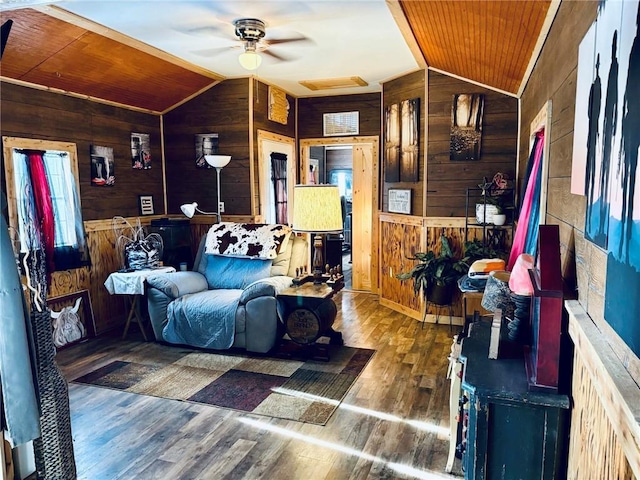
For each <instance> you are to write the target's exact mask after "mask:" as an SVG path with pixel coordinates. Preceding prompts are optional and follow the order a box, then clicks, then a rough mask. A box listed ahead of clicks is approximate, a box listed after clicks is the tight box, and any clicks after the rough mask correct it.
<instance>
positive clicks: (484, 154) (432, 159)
mask: <svg viewBox="0 0 640 480" xmlns="http://www.w3.org/2000/svg"><path fill="white" fill-rule="evenodd" d="M428 75H429V80H428V81H429V120H428V122H429V124H428V127H427V131H428V132H429V139H428V144H427V155H428V156H427V166H426V168H427V172H426V177H427V211H426V213H425V215H426V216H429V217H462V216H464V215H465V196H466V189H467V188H470V187H471V188H474V187H477V186H478V184H479V183H481V182H482V179H483V177H488V178H489V179H491V178H493V176H494V174H495V173H496V172H502V173H506V174H507V175H509V178H511V179H512V180H515V172H516V153H517V139H518V100H517V99H516V98H514V97H510V96H508V95H504V94H502V93H499V92H495V91H493V90H489V89H487V88H483V87H480V86H478V85H474V84H472V83H469V82H465V81H464V80H459V79H457V78H454V77H450V76H448V75H443V74H441V73H437V72H434V71H431V70H430V71H429V72H428ZM456 93H481V94H483V95H484V96H485V98H484V118H483V128H482V144H481V151H480V159H479V160H477V161H469V162H459V161H455V162H452V161H451V160H449V145H450V132H451V109H452V105H453V95H454V94H456Z"/></svg>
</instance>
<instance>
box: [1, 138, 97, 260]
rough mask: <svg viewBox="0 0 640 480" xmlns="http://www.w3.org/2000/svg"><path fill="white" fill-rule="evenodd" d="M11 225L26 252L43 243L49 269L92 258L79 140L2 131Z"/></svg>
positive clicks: (20, 250) (14, 234) (21, 249)
mask: <svg viewBox="0 0 640 480" xmlns="http://www.w3.org/2000/svg"><path fill="white" fill-rule="evenodd" d="M2 143H3V154H4V171H5V181H6V188H7V203H8V212H9V227H10V228H11V229H12V237H13V238H15V239H16V240H17V242H18V243H17V249H18V250H19V252H20V253H21V254H24V253H26V252H28V251H32V250H39V249H42V250H44V251H45V254H46V258H47V265H48V269H49V271H50V272H52V271H59V270H68V269H71V268H78V267H80V266H83V265H86V264H87V263H88V254H87V248H86V241H85V233H84V224H83V222H82V210H81V206H80V189H79V178H78V154H77V150H76V144H75V143H67V142H55V141H49V140H34V139H28V138H16V137H3V138H2Z"/></svg>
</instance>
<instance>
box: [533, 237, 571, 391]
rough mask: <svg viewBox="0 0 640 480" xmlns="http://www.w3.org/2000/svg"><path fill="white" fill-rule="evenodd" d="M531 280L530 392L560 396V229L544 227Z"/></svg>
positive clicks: (561, 299)
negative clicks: (555, 393) (554, 393)
mask: <svg viewBox="0 0 640 480" xmlns="http://www.w3.org/2000/svg"><path fill="white" fill-rule="evenodd" d="M529 276H530V277H531V282H532V284H533V297H532V299H531V311H530V319H531V346H530V348H526V349H525V366H526V370H527V381H528V382H529V390H543V391H549V392H557V391H558V372H559V365H560V335H561V329H562V303H563V302H562V301H563V298H562V271H561V268H560V233H559V228H558V226H557V225H540V234H539V237H538V259H537V262H536V267H535V268H533V269H530V270H529Z"/></svg>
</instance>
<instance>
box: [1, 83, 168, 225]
mask: <svg viewBox="0 0 640 480" xmlns="http://www.w3.org/2000/svg"><path fill="white" fill-rule="evenodd" d="M1 88H2V96H1V98H0V107H1V108H0V124H1V125H2V135H3V136H14V137H24V138H36V139H46V140H55V141H62V142H74V143H75V144H76V146H77V149H78V172H79V176H80V197H81V198H80V202H81V203H82V216H83V219H84V220H85V221H89V220H100V219H105V218H112V217H113V216H115V215H121V216H125V217H130V216H136V215H138V214H139V211H138V195H141V194H147V195H153V200H154V206H155V211H156V213H160V214H162V213H164V196H163V187H162V150H161V138H160V120H159V117H158V116H157V115H151V114H147V113H140V112H136V111H132V110H127V109H124V108H119V107H114V106H111V105H104V104H101V103H96V102H92V101H89V100H83V99H80V98H75V97H70V96H67V95H61V94H58V93H51V92H47V91H43V90H36V89H33V88H28V87H23V86H18V85H14V84H10V83H6V82H2V83H1ZM132 132H140V133H149V134H150V140H151V158H152V163H151V166H152V167H151V169H150V170H134V169H132V168H131V133H132ZM91 145H101V146H105V147H111V148H113V154H114V160H115V177H116V183H115V185H114V186H112V187H95V186H92V185H91V157H90V155H89V148H90V146H91ZM2 172H3V174H2V176H3V177H4V162H3V165H2ZM2 188H3V191H5V192H6V186H5V185H4V182H3V184H2Z"/></svg>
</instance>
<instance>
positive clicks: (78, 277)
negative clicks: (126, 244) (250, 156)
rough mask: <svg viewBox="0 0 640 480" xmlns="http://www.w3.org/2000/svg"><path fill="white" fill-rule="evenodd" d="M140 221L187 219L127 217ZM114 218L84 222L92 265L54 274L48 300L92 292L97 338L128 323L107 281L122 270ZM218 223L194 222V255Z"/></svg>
mask: <svg viewBox="0 0 640 480" xmlns="http://www.w3.org/2000/svg"><path fill="white" fill-rule="evenodd" d="M138 218H139V219H140V224H141V225H142V226H143V227H145V228H146V227H149V225H150V224H151V221H152V220H155V219H159V218H180V219H182V218H184V217H183V216H182V215H168V216H167V215H153V216H145V217H128V218H126V220H127V221H128V222H129V223H130V224H131V225H136V222H137V220H138ZM222 220H223V221H227V222H243V223H256V222H257V220H258V219H256V217H253V216H251V215H228V216H223V218H222ZM112 221H113V220H112V219H104V220H91V221H87V222H84V228H85V231H86V234H87V246H88V248H89V255H90V258H91V266H90V267H83V268H77V269H74V270H65V271H61V272H54V273H53V275H52V279H51V288H50V291H49V297H57V296H60V295H66V294H68V293H73V292H78V291H80V290H89V293H90V295H91V304H92V306H93V313H94V317H95V323H96V335H100V334H102V333H105V332H107V331H109V330H112V329H115V328H121V327H123V325H124V322H125V314H126V305H125V302H124V301H123V299H122V297H120V296H118V295H110V294H109V292H108V291H107V289H106V288H105V286H104V282H105V280H106V279H107V277H108V276H109V274H110V273H111V272H114V271H116V270H118V269H120V268H122V265H121V264H120V258H119V256H118V253H117V252H116V249H115V247H116V236H115V233H114V231H113V224H112ZM215 221H216V217H215V216H204V215H199V216H196V217H194V218H192V219H191V249H192V253H193V255H194V256H195V253H196V252H197V250H198V244H199V242H200V238H202V236H203V235H204V234H206V233H207V231H208V230H209V227H210V226H211V225H212V224H214V223H215Z"/></svg>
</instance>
